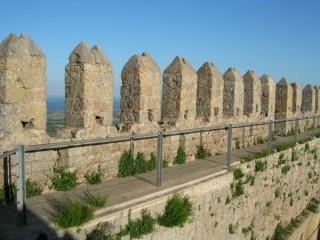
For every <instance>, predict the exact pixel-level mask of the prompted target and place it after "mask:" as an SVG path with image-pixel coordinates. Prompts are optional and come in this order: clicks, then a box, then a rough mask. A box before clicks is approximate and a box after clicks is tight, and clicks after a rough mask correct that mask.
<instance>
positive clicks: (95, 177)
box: [84, 166, 103, 185]
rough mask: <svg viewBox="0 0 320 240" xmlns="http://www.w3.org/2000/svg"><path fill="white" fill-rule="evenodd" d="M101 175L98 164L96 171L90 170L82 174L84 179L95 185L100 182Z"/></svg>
mask: <svg viewBox="0 0 320 240" xmlns="http://www.w3.org/2000/svg"><path fill="white" fill-rule="evenodd" d="M102 176H103V174H102V172H101V169H100V166H99V167H98V172H95V171H94V172H91V173H90V171H87V173H86V174H85V175H84V177H85V179H86V181H87V183H88V184H90V185H96V184H99V183H101V182H102V180H101V177H102Z"/></svg>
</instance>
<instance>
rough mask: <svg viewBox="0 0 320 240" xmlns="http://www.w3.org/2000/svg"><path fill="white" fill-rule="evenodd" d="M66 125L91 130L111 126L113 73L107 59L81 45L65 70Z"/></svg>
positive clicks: (73, 53) (95, 47) (101, 54)
mask: <svg viewBox="0 0 320 240" xmlns="http://www.w3.org/2000/svg"><path fill="white" fill-rule="evenodd" d="M65 71H66V73H65V88H66V91H65V94H66V99H65V126H66V128H79V129H81V128H85V129H93V128H96V127H98V126H108V125H111V124H112V105H113V72H112V67H111V64H110V61H109V59H108V58H107V56H106V55H105V54H104V53H103V51H102V50H101V49H100V48H99V47H97V46H94V47H93V48H92V49H89V48H88V46H87V45H86V44H85V43H83V42H81V43H79V44H78V46H77V47H76V48H75V49H74V50H73V51H72V52H71V54H70V57H69V63H68V64H67V66H66V69H65Z"/></svg>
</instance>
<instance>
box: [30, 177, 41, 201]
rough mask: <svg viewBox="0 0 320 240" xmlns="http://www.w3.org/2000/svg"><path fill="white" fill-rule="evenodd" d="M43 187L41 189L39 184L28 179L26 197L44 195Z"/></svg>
mask: <svg viewBox="0 0 320 240" xmlns="http://www.w3.org/2000/svg"><path fill="white" fill-rule="evenodd" d="M42 191H43V187H41V186H40V185H39V184H38V183H36V182H33V181H31V180H30V179H28V180H27V181H26V197H27V198H31V197H34V196H39V195H41V194H42Z"/></svg>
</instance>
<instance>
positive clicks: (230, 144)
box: [227, 124, 232, 171]
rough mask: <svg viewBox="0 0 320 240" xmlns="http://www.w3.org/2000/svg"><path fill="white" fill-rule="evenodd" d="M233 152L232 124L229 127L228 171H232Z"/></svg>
mask: <svg viewBox="0 0 320 240" xmlns="http://www.w3.org/2000/svg"><path fill="white" fill-rule="evenodd" d="M231 151H232V124H230V125H228V139H227V169H228V171H230V169H231Z"/></svg>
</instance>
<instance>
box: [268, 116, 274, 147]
mask: <svg viewBox="0 0 320 240" xmlns="http://www.w3.org/2000/svg"><path fill="white" fill-rule="evenodd" d="M272 125H273V122H272V120H270V121H269V135H268V150H269V151H270V152H271V150H272V130H273V129H272Z"/></svg>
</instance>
